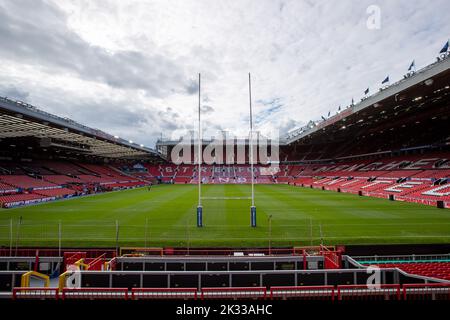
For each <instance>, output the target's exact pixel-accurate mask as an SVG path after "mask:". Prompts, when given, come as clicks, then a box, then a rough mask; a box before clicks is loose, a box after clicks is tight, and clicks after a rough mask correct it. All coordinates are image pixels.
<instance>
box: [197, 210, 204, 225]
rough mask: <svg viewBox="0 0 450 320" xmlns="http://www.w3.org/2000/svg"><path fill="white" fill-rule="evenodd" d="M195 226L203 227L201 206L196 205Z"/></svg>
mask: <svg viewBox="0 0 450 320" xmlns="http://www.w3.org/2000/svg"><path fill="white" fill-rule="evenodd" d="M197 227H199V228H201V227H203V207H202V206H198V207H197Z"/></svg>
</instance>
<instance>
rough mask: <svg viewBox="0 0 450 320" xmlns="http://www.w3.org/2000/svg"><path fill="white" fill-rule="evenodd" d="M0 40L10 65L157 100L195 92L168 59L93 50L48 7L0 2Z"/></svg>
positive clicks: (29, 2) (19, 1)
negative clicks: (22, 65)
mask: <svg viewBox="0 0 450 320" xmlns="http://www.w3.org/2000/svg"><path fill="white" fill-rule="evenodd" d="M30 13H32V14H30ZM0 38H1V39H2V42H3V44H2V45H1V46H0V55H1V56H2V57H5V58H8V59H10V60H14V61H22V62H23V63H29V64H37V65H41V66H44V67H46V68H50V70H52V69H53V71H56V72H58V71H60V72H63V71H64V72H67V71H68V72H70V73H73V74H75V75H77V76H79V77H81V78H83V79H86V80H90V81H96V82H101V83H106V84H108V85H110V86H112V87H115V88H122V89H142V90H145V91H146V93H147V94H148V95H150V96H154V97H165V96H167V95H169V94H171V93H174V92H175V93H177V92H179V93H186V92H187V93H189V94H192V93H193V92H195V91H196V85H195V83H193V82H189V81H188V80H187V77H186V76H185V75H184V71H183V68H182V67H181V66H180V65H179V64H177V63H175V62H174V61H172V60H170V59H169V58H167V57H165V56H162V55H160V54H152V55H144V54H143V53H141V52H134V51H121V52H117V53H109V52H107V51H106V50H104V49H102V48H100V47H95V46H91V45H89V44H88V43H86V42H85V41H83V39H81V38H80V37H79V36H78V35H77V34H75V33H74V32H72V31H71V30H69V29H68V28H67V26H66V17H65V15H64V13H63V12H61V11H59V9H57V8H56V7H54V6H52V5H51V4H49V3H47V2H42V1H34V0H33V1H32V0H17V1H10V2H6V1H3V2H0Z"/></svg>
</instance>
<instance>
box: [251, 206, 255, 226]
mask: <svg viewBox="0 0 450 320" xmlns="http://www.w3.org/2000/svg"><path fill="white" fill-rule="evenodd" d="M250 220H251V221H250V223H251V226H252V228H256V207H255V206H251V207H250Z"/></svg>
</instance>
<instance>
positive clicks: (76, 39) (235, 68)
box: [0, 0, 450, 147]
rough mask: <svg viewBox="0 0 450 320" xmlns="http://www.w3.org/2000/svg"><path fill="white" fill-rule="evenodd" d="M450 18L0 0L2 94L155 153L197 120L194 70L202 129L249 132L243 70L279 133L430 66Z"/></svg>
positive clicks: (259, 119) (398, 11)
mask: <svg viewBox="0 0 450 320" xmlns="http://www.w3.org/2000/svg"><path fill="white" fill-rule="evenodd" d="M373 6H375V7H373ZM373 8H375V9H373ZM377 8H378V9H379V18H380V19H378V14H377V12H378V11H377V10H378V9H377ZM448 12H450V2H449V1H448V0H432V1H430V0H416V1H410V0H385V1H376V0H369V1H366V0H340V1H330V0H292V1H289V0H282V1H275V0H267V1H264V0H248V1H246V0H224V1H219V0H176V1H175V0H161V1H144V0H135V1H131V0H127V1H122V0H54V1H51V0H48V1H43V0H0V41H1V45H0V65H1V72H0V95H1V96H8V97H12V98H16V99H19V100H23V101H26V102H29V103H31V104H34V105H36V106H39V107H40V108H42V109H44V110H46V111H49V112H52V113H55V114H57V115H60V116H65V117H70V118H72V119H74V120H76V121H79V122H81V123H83V124H86V125H89V126H92V127H95V128H99V129H102V130H104V131H107V132H108V133H111V134H114V135H119V136H121V137H124V138H126V139H132V140H133V141H136V142H138V143H144V144H146V145H147V146H151V147H152V146H154V143H155V140H156V139H157V138H158V137H160V136H161V134H163V135H164V136H165V137H178V136H180V135H182V134H185V133H186V132H188V131H189V130H192V129H194V127H195V126H196V117H197V114H196V108H197V77H198V73H199V72H200V73H201V74H202V95H203V99H202V100H203V101H202V110H203V120H204V121H203V126H204V128H207V129H208V130H207V132H206V133H205V134H207V135H215V134H216V132H217V131H218V130H227V131H230V132H231V133H233V134H237V135H244V134H245V133H246V132H247V130H248V84H247V81H248V72H251V74H252V91H253V101H254V112H255V122H256V129H258V130H260V131H262V132H264V133H269V132H272V131H273V130H275V129H279V130H280V131H281V133H285V132H287V131H288V130H291V129H294V128H296V127H298V126H301V125H302V124H304V123H305V122H307V121H308V120H310V119H319V118H320V117H321V115H327V114H328V112H329V111H332V113H333V112H335V111H336V110H337V108H338V106H339V105H342V106H346V105H348V104H349V103H350V102H351V99H352V97H354V98H355V100H356V101H358V100H359V99H360V98H361V97H362V96H363V92H364V90H365V89H366V88H367V87H370V89H371V92H374V91H376V90H377V88H379V86H380V82H381V81H382V80H383V79H384V78H385V77H386V76H387V75H389V76H390V78H391V82H393V81H395V80H398V79H400V78H401V77H402V75H403V74H404V73H405V72H406V69H407V68H408V66H409V64H410V63H411V61H412V60H413V59H415V61H416V65H417V68H420V67H423V66H425V65H427V64H429V63H431V62H433V61H434V60H435V57H436V56H437V53H438V52H439V50H440V49H441V47H442V46H443V45H444V43H445V41H447V39H448V38H449V37H450V20H449V19H448ZM368 23H369V27H368Z"/></svg>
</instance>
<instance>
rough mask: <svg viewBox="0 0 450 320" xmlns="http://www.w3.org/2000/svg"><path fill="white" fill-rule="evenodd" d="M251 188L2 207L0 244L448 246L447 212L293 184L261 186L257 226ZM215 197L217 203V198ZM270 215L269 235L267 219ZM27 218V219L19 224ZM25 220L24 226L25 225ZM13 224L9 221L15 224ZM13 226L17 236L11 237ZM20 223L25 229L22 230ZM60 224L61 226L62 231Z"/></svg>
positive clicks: (171, 190)
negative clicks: (200, 199)
mask: <svg viewBox="0 0 450 320" xmlns="http://www.w3.org/2000/svg"><path fill="white" fill-rule="evenodd" d="M249 195H250V186H249V185H205V186H204V187H203V196H204V197H207V198H209V199H207V200H204V201H203V208H204V209H203V210H204V213H203V215H204V218H203V221H204V227H203V228H197V227H196V226H195V225H196V206H197V196H198V194H197V187H196V186H194V185H160V186H156V187H153V188H152V190H151V191H148V190H147V188H141V189H135V190H126V191H120V192H113V193H106V194H101V195H95V196H88V197H83V198H78V199H71V200H63V201H57V202H52V203H47V204H40V205H35V206H29V207H22V208H16V209H0V245H2V246H5V247H9V246H10V245H12V246H13V247H15V246H16V245H17V246H58V243H59V238H60V235H61V245H62V246H63V247H69V246H75V247H94V246H96V247H99V246H104V247H114V246H115V245H116V235H117V232H116V231H117V225H116V223H117V224H118V226H119V228H118V235H119V237H118V245H119V246H190V247H207V246H217V247H226V246H228V247H231V246H232V247H249V246H261V247H267V246H269V239H271V241H272V245H273V246H301V245H311V244H314V245H317V244H319V243H320V242H321V240H323V242H324V243H325V244H386V243H391V244H398V243H409V244H418V243H450V210H447V209H437V208H434V207H428V206H423V205H418V204H412V203H401V202H392V201H388V200H383V199H374V198H366V197H359V196H356V195H351V194H342V193H336V192H331V191H322V190H314V189H306V188H298V187H293V186H288V185H257V186H255V198H256V207H257V220H258V227H257V228H251V227H250V226H249V225H250V200H248V199H234V200H231V199H227V200H225V199H223V198H224V197H226V198H233V197H236V198H240V197H243V198H245V197H248V196H249ZM213 198H216V199H213ZM269 216H272V228H271V229H272V230H271V232H270V228H269V221H268V217H269ZM20 217H22V220H20ZM20 221H21V222H20ZM11 222H12V224H11ZM11 225H12V232H11ZM19 225H20V227H19ZM59 226H61V228H60V227H59Z"/></svg>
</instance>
